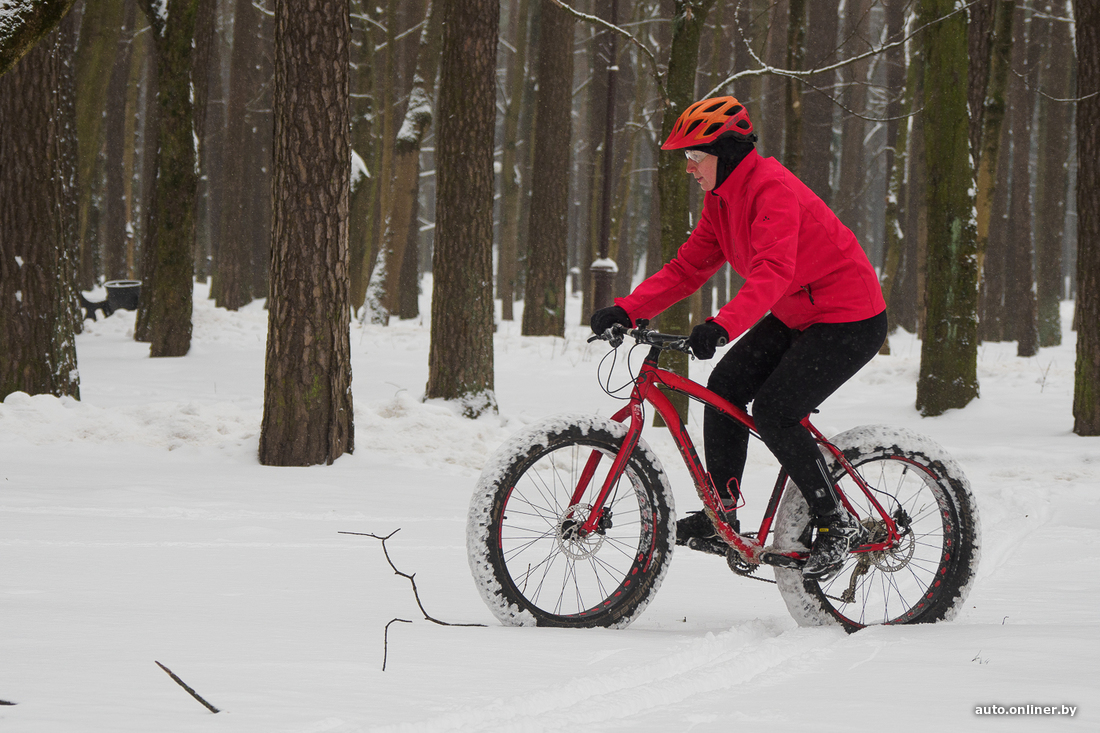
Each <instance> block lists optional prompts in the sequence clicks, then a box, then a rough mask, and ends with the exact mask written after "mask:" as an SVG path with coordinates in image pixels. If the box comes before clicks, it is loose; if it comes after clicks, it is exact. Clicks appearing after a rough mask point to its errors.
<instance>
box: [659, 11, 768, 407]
mask: <svg viewBox="0 0 1100 733" xmlns="http://www.w3.org/2000/svg"><path fill="white" fill-rule="evenodd" d="M713 5H714V2H713V0H710V1H709V2H698V3H692V4H690V5H689V3H688V2H686V1H685V0H676V6H675V17H674V19H673V23H672V41H671V43H670V44H669V59H668V72H667V79H668V81H667V86H666V93H667V97H668V99H669V102H670V105H669V106H668V107H667V108H666V109H665V111H664V119H663V121H662V123H661V140H662V141H663V140H665V139H667V138H668V136H669V134H670V133H671V132H672V126H673V125H674V124H675V123H676V118H677V117H678V116H679V115H680V114H681V113H682V112H683V111H684V110H685V109H686V108H687V107H688V105H689V104H691V103H692V102H693V101H694V97H695V67H696V65H697V64H698V58H699V35H700V32H701V31H702V28H703V24H704V23H706V19H707V13H709V12H710V9H711V7H712V6H713ZM781 101H782V100H781ZM771 139H772V140H775V141H776V144H777V145H776V147H778V143H779V141H781V140H782V139H783V137H782V134H781V133H780V130H779V129H776V130H775V132H774V133H773V135H772V138H771ZM683 161H684V157H683V155H674V154H672V153H662V154H660V157H659V158H658V163H657V191H658V196H659V198H660V207H661V263H664V262H669V261H670V260H672V258H673V257H675V256H676V252H677V250H679V249H680V245H682V244H683V243H684V240H686V239H687V237H688V234H689V233H690V224H689V207H688V176H687V175H685V172H684V162H683ZM657 266H658V267H660V263H658V265H657ZM660 323H661V329H662V330H663V331H666V332H668V333H687V332H688V331H689V330H690V329H691V306H690V304H689V303H688V302H687V301H686V300H682V301H680V302H679V303H677V304H676V305H674V306H672V307H671V308H668V309H667V310H665V312H664V313H662V314H661V316H660ZM663 365H664V366H665V368H667V369H671V370H673V371H675V372H676V373H678V374H684V375H686V374H687V372H688V358H687V354H679V353H672V352H669V353H668V354H667V356H666V359H665V360H664V364H663ZM671 397H672V399H673V404H675V405H676V410H677V412H679V413H680V417H681V418H682V419H687V407H688V401H687V397H686V396H683V395H671Z"/></svg>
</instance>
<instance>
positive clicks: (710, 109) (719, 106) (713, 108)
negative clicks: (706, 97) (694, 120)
mask: <svg viewBox="0 0 1100 733" xmlns="http://www.w3.org/2000/svg"><path fill="white" fill-rule="evenodd" d="M725 104H726V103H725V102H718V103H717V104H712V105H710V106H709V107H707V108H706V109H705V110H703V113H704V114H708V115H709V114H710V113H711V112H717V111H718V110H720V109H722V107H723V106H724V105H725Z"/></svg>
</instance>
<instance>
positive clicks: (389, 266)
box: [367, 0, 441, 324]
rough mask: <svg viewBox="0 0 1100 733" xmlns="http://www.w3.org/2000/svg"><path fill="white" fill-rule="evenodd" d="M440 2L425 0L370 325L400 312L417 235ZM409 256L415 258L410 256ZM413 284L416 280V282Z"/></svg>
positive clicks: (372, 287) (371, 290)
mask: <svg viewBox="0 0 1100 733" xmlns="http://www.w3.org/2000/svg"><path fill="white" fill-rule="evenodd" d="M437 4H438V0H435V2H432V1H431V0H429V3H428V9H427V16H426V19H425V25H424V29H423V31H422V33H421V40H420V57H419V59H418V61H417V65H416V75H415V80H414V81H413V87H412V91H411V92H410V93H409V104H408V107H407V109H406V110H405V120H404V122H403V123H402V125H401V129H400V130H399V131H398V133H397V140H396V142H395V143H394V153H393V182H392V187H393V190H392V192H391V193H390V196H389V201H390V209H389V211H388V213H387V216H386V217H385V220H386V231H385V235H384V236H383V239H382V245H381V247H380V248H379V251H378V257H376V258H375V263H374V273H373V274H372V275H371V281H370V284H369V285H368V290H367V303H368V305H369V306H370V310H371V320H372V321H373V322H375V323H381V324H388V323H389V320H390V315H391V314H395V313H398V312H399V311H400V310H401V275H402V272H403V271H404V268H403V266H402V265H403V263H404V260H405V253H406V251H408V245H409V241H410V239H411V238H412V237H413V236H414V233H415V232H416V230H417V226H416V213H417V201H418V199H419V195H420V144H421V142H422V141H423V139H424V136H425V135H426V134H427V133H428V129H429V128H430V127H431V125H432V97H433V96H434V95H433V92H434V91H435V76H436V69H437V68H438V66H439V37H440V30H441V28H440V25H439V17H440V13H439V12H437V11H436V6H437ZM413 256H418V253H415V252H414V255H413ZM414 285H415V281H414Z"/></svg>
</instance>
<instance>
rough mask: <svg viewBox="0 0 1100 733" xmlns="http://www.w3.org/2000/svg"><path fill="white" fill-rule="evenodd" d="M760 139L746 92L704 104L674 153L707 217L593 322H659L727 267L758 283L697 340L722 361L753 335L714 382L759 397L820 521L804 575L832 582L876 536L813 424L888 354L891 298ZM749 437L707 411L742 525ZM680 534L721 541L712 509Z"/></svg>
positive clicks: (830, 216) (840, 228)
mask: <svg viewBox="0 0 1100 733" xmlns="http://www.w3.org/2000/svg"><path fill="white" fill-rule="evenodd" d="M756 139H757V138H756V134H755V133H754V131H753V125H752V121H751V120H750V119H749V115H748V111H747V110H746V109H745V107H744V105H742V104H741V103H740V102H738V101H737V100H736V99H735V98H733V97H716V98H712V99H704V100H702V101H699V102H696V103H694V104H692V105H691V106H689V107H688V108H687V109H686V110H685V111H684V113H683V114H681V115H680V117H679V119H678V120H677V121H676V124H675V125H674V126H673V128H672V133H671V134H670V135H669V136H668V140H666V141H665V143H664V145H662V146H661V149H662V150H683V151H684V153H685V154H686V156H687V172H688V173H689V174H691V175H692V176H694V177H695V180H696V182H697V183H698V184H699V186H700V188H702V189H703V191H704V192H705V193H704V204H703V213H702V216H701V217H700V219H699V223H698V224H697V225H696V226H695V229H694V231H692V233H691V234H690V236H688V238H687V241H686V242H684V244H683V245H681V247H680V249H679V251H678V252H677V254H676V257H675V258H673V259H672V260H671V261H670V262H669V263H668V264H666V265H665V266H664V267H663V268H662V269H661V270H659V271H658V272H657V273H655V274H654V275H652V276H651V277H649V278H647V279H646V280H645V281H644V282H642V283H641V284H640V285H639V286H638V287H637V288H635V289H634V292H632V293H631V294H630V295H628V296H627V297H625V298H616V299H615V305H613V306H610V307H607V308H602V309H600V310H598V311H596V312H595V313H593V314H592V320H591V326H592V330H593V331H594V332H596V333H600V334H602V333H604V331H606V329H608V328H610V327H611V326H612V325H614V324H621V325H623V326H626V327H628V328H629V327H631V326H632V325H633V323H634V321H635V320H637V319H639V318H651V317H653V316H655V315H657V314H658V313H660V312H661V311H663V310H664V309H666V308H668V307H669V306H671V305H673V304H674V303H676V302H678V301H680V300H682V299H683V298H685V297H687V296H689V295H691V294H692V293H694V292H695V291H696V290H698V289H699V288H700V287H702V285H703V284H704V283H705V282H706V281H707V280H708V279H709V278H710V277H711V276H712V275H714V273H715V272H717V271H718V269H719V268H720V267H721V266H722V265H723V264H725V263H727V262H728V263H729V264H730V266H731V267H732V268H733V269H734V271H736V272H737V273H738V274H740V275H741V276H742V277H744V278H745V283H744V285H743V286H742V287H741V289H740V291H739V292H738V293H737V294H736V295H735V296H734V298H733V299H732V300H731V301H730V302H729V303H726V304H725V305H723V306H722V307H721V308H720V309H719V310H718V313H717V314H715V315H714V316H713V317H712V318H707V319H706V320H705V321H704V322H703V323H700V324H698V325H696V326H695V327H694V328H693V329H692V331H691V334H690V336H689V338H688V343H689V346H690V347H691V351H692V353H693V354H694V355H695V356H696V357H697V358H699V359H710V358H711V357H713V356H714V354H715V351H716V350H717V349H718V348H719V347H721V346H723V345H725V344H726V343H728V342H730V341H732V340H733V339H735V338H737V337H738V336H740V337H741V338H740V339H738V340H737V341H736V342H734V343H733V345H732V346H731V347H730V348H729V350H728V351H727V353H726V355H725V356H724V357H723V358H722V360H721V361H720V362H719V363H718V365H717V366H716V367H715V368H714V371H713V372H712V373H711V376H710V380H709V382H708V383H707V386H708V387H709V388H710V389H711V390H712V391H714V392H716V393H717V394H719V395H722V396H723V397H725V398H726V399H728V400H729V401H730V402H732V403H733V404H735V405H738V406H739V407H742V408H744V407H746V406H747V405H748V404H749V402H750V401H751V402H752V415H753V418H754V420H755V422H756V427H757V430H758V432H759V433H760V437H761V438H763V440H764V443H765V444H766V445H767V446H768V449H769V450H771V452H772V453H773V454H774V455H775V456H776V458H777V459H779V462H780V463H781V464H782V465H783V468H784V469H785V470H786V471H787V473H788V474H789V475H790V477H791V478H792V479H793V480H794V482H795V483H796V484H797V485H798V487H799V489H800V490H801V492H802V494H803V496H804V497H805V498H806V503H807V505H808V506H809V511H810V514H811V517H812V521H813V523H814V526H815V527H816V529H817V534H816V537H815V539H814V541H813V545H812V547H811V550H810V556H809V558H808V560H807V562H806V564H805V566H804V567H803V569H802V575H803V577H805V578H808V579H815V580H824V579H827V578H830V577H832V576H833V575H835V574H836V573H837V572H838V571H839V570H840V568H841V566H842V565H843V564H844V559H845V557H846V555H847V553H848V549H849V547H853V546H857V545H859V544H862V542H864V541H865V539H866V531H865V530H864V528H863V527H862V526H861V525H860V524H859V522H858V520H856V518H855V517H853V516H852V515H851V514H849V513H848V511H847V510H846V509H845V508H844V507H843V505H842V504H841V503H840V500H839V497H838V496H837V494H836V490H835V488H834V486H833V482H832V481H831V480H830V479H829V476H828V471H827V468H826V464H825V461H824V459H823V458H822V455H821V452H820V450H819V449H818V447H817V445H816V443H815V442H814V439H813V437H812V436H811V435H810V433H809V431H808V430H806V428H804V427H803V426H802V425H801V420H802V418H804V417H806V416H807V415H808V414H810V412H811V411H813V409H814V408H816V407H817V406H818V405H819V404H821V403H822V402H823V401H824V400H825V398H826V397H828V396H829V395H830V394H832V393H833V392H834V391H836V389H837V388H839V387H840V385H842V384H843V383H844V382H846V381H847V380H848V379H849V378H850V377H851V376H852V375H854V374H855V373H856V372H857V371H859V369H860V368H861V367H862V366H863V365H864V364H866V363H867V362H868V361H870V360H871V358H872V357H873V356H874V355H875V354H876V353H877V352H878V350H879V348H880V347H881V346H882V343H883V341H884V340H885V338H886V331H887V322H886V304H885V302H884V300H883V297H882V290H881V288H880V287H879V282H878V277H877V276H876V274H875V271H874V268H873V267H872V266H871V263H870V262H869V261H868V259H867V256H866V254H864V252H863V249H862V247H861V246H860V244H859V242H857V241H856V238H855V235H854V234H852V232H851V230H849V229H848V228H847V227H845V226H844V225H843V224H842V223H841V222H840V220H839V219H838V218H837V217H836V215H835V214H834V213H833V212H832V211H831V210H830V209H829V207H828V206H827V205H826V204H825V203H824V202H823V201H822V200H821V199H820V198H818V197H817V196H816V195H815V194H814V193H813V192H812V191H811V190H810V189H809V188H807V187H806V185H805V184H803V183H802V182H801V181H800V180H799V179H798V178H797V177H795V175H794V174H792V173H791V172H790V171H789V170H787V169H786V168H784V167H783V166H782V165H781V164H780V163H778V162H777V161H775V160H774V159H771V158H764V157H761V156H760V154H759V153H758V152H756V149H755V146H754V145H753V143H754V142H755V141H756ZM748 440H749V432H748V429H747V428H745V427H744V426H742V425H741V424H740V423H737V422H735V421H733V420H730V419H727V418H724V417H722V416H721V415H719V414H718V413H717V412H715V411H714V410H712V409H709V408H708V409H707V411H706V412H705V414H704V417H703V444H704V451H705V455H706V460H707V469H708V471H709V473H710V475H711V478H712V479H713V481H714V484H715V486H716V487H717V488H718V489H719V496H720V497H721V499H722V502H723V504H724V506H723V509H724V510H725V511H726V519H727V521H729V522H730V523H731V524H733V525H734V529H735V530H736V529H737V524H736V515H735V511H734V510H735V508H736V505H737V501H738V498H739V496H740V488H739V485H740V481H741V475H742V473H743V472H744V468H745V456H746V454H747V452H748ZM676 533H677V537H676V543H677V544H681V545H688V546H691V547H695V548H703V547H706V546H707V545H708V544H710V545H711V546H714V545H715V543H720V542H721V541H720V540H718V539H717V538H716V534H715V531H714V527H713V525H712V524H711V521H710V519H709V518H708V516H707V515H706V513H705V512H702V511H699V512H694V513H692V514H690V515H688V516H687V517H685V518H683V519H681V520H680V521H678V522H677V524H676Z"/></svg>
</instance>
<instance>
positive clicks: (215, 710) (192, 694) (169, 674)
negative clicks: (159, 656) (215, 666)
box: [153, 659, 221, 713]
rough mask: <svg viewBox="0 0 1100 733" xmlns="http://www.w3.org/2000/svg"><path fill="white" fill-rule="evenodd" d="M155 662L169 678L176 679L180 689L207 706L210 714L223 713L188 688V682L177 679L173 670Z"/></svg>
mask: <svg viewBox="0 0 1100 733" xmlns="http://www.w3.org/2000/svg"><path fill="white" fill-rule="evenodd" d="M153 662H154V663H155V664H156V665H157V666H158V667H160V668H161V669H163V670H164V671H165V672H167V673H168V676H169V677H171V678H172V679H174V680H175V681H176V684H177V685H179V686H180V687H182V688H183V689H185V690H187V692H188V693H189V694H190V695H191V697H193V698H195V699H196V700H198V701H199V702H201V703H202V704H203V705H205V706H206V709H207V710H209V711H210V712H212V713H219V712H221V711H220V710H218V709H217V708H216V707H214V706H213V705H211V704H210V703H208V702H207V701H206V700H203V699H202V696H201V695H199V693H197V692H195V691H194V690H192V689H191V688H190V687H188V686H187V683H186V682H184V681H183V680H181V679H180V678H179V677H177V676H176V675H175V673H174V672H173V671H172V670H170V669H168V668H167V667H165V666H164V665H163V664H161V663H160V662H158V661H157V660H155V659H154V660H153Z"/></svg>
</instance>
